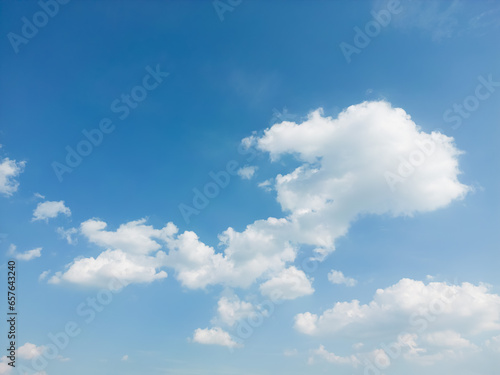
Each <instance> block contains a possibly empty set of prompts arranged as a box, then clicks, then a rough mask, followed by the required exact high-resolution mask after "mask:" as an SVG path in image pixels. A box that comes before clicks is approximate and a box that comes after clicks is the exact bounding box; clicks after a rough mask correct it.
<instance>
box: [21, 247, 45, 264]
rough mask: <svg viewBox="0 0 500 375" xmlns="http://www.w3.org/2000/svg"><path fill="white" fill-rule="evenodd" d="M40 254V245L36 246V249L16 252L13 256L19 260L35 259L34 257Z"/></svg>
mask: <svg viewBox="0 0 500 375" xmlns="http://www.w3.org/2000/svg"><path fill="white" fill-rule="evenodd" d="M41 256H42V248H41V247H37V248H36V249H33V250H28V251H25V252H24V253H20V254H16V255H15V257H16V259H19V260H26V261H28V260H31V259H35V258H40V257H41Z"/></svg>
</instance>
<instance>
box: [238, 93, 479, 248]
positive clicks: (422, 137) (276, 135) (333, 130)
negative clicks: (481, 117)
mask: <svg viewBox="0 0 500 375" xmlns="http://www.w3.org/2000/svg"><path fill="white" fill-rule="evenodd" d="M244 143H245V144H251V145H254V146H255V147H256V148H258V149H260V150H262V151H264V152H268V153H269V154H270V157H271V160H272V161H276V160H278V159H279V158H280V157H282V156H284V155H292V156H293V157H294V158H295V159H297V161H299V162H301V163H302V164H301V165H300V166H299V167H297V168H296V169H295V170H293V171H292V172H289V173H288V174H284V175H281V174H278V175H277V177H276V179H275V186H274V187H275V190H276V191H277V200H278V202H279V203H280V205H281V207H282V210H283V211H284V212H287V213H289V215H288V216H287V218H286V219H285V220H286V221H287V223H288V226H289V233H288V236H287V238H288V239H289V240H290V241H291V242H296V243H301V244H308V245H312V246H316V247H317V248H318V252H319V254H320V255H324V254H326V253H328V252H330V251H333V249H334V242H335V240H336V239H337V238H338V237H340V236H343V235H345V234H346V233H347V231H348V229H349V226H350V224H351V222H353V221H354V220H356V219H357V218H359V217H360V216H362V215H367V214H376V215H383V214H389V215H391V216H395V217H396V216H411V215H414V214H415V213H419V212H429V211H434V210H436V209H439V208H442V207H445V206H447V205H448V204H449V203H451V202H452V201H453V200H457V199H462V198H463V197H464V196H465V195H466V193H467V192H468V191H469V190H470V188H469V187H468V186H466V185H464V184H462V183H460V182H459V181H458V175H459V174H460V170H459V168H458V157H459V155H460V154H461V151H459V150H458V149H457V148H456V147H455V145H454V141H453V138H451V137H447V136H445V135H443V134H441V133H438V132H432V133H430V134H429V133H425V132H423V131H421V129H420V128H419V127H418V126H417V125H416V124H415V123H414V122H413V121H412V120H411V118H410V116H409V115H408V114H407V113H406V112H405V111H404V110H402V109H401V108H392V107H391V105H390V104H389V103H387V102H364V103H361V104H358V105H354V106H351V107H349V108H347V109H346V110H344V111H343V112H342V113H341V114H339V116H338V118H336V119H333V118H331V117H325V116H323V112H322V110H321V109H319V110H317V111H314V112H312V113H311V114H309V116H308V119H307V120H305V121H304V122H302V123H300V124H297V123H294V122H283V123H280V124H275V125H273V126H272V127H271V128H269V129H267V130H265V132H264V134H263V135H262V136H261V137H257V136H251V137H249V138H246V139H245V142H244ZM417 156H418V157H417ZM419 158H420V159H419ZM405 160H411V161H412V162H414V163H415V164H419V166H418V167H413V166H412V165H410V167H411V168H410V169H409V171H404V170H403V169H404V168H402V167H401V165H400V164H405V163H403V162H402V161H405ZM415 160H417V161H415ZM408 163H409V162H408ZM405 166H406V167H407V165H406V164H405ZM399 172H402V173H403V175H404V177H401V176H399ZM393 175H394V176H396V177H397V178H396V182H393V181H392V180H390V182H392V184H390V183H388V182H387V180H386V178H388V177H387V176H391V177H392V178H394V176H393Z"/></svg>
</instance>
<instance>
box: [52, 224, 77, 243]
mask: <svg viewBox="0 0 500 375" xmlns="http://www.w3.org/2000/svg"><path fill="white" fill-rule="evenodd" d="M56 231H57V233H58V234H59V236H61V238H64V239H65V240H66V241H68V244H70V245H75V244H76V243H77V242H78V240H77V239H76V238H75V237H73V236H74V235H76V234H77V233H78V229H76V228H69V229H64V228H62V227H58V228H57V229H56Z"/></svg>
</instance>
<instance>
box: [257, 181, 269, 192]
mask: <svg viewBox="0 0 500 375" xmlns="http://www.w3.org/2000/svg"><path fill="white" fill-rule="evenodd" d="M257 186H258V187H260V188H262V189H264V190H265V191H267V192H269V191H272V190H273V189H272V181H271V179H269V180H265V181H262V182H259V183H258V184H257Z"/></svg>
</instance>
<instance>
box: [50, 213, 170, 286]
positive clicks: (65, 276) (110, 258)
mask: <svg viewBox="0 0 500 375" xmlns="http://www.w3.org/2000/svg"><path fill="white" fill-rule="evenodd" d="M144 223H145V219H141V220H136V221H131V222H129V223H126V224H122V225H120V227H119V228H118V229H117V230H116V231H114V232H113V231H107V230H105V228H106V227H107V224H106V223H105V222H103V221H100V220H97V219H91V220H87V221H85V222H83V223H82V224H81V225H80V232H81V233H82V234H83V235H84V236H85V237H86V238H87V239H88V240H89V241H90V242H92V243H95V244H97V245H99V246H101V247H104V248H107V250H105V251H103V252H102V253H101V254H99V255H98V256H97V257H96V258H94V257H89V258H76V259H75V260H74V261H73V262H72V263H70V264H68V265H67V266H66V268H67V269H66V271H65V272H57V273H56V274H55V275H54V276H53V277H52V278H50V279H49V283H52V284H58V283H60V282H70V283H75V284H82V285H87V286H93V287H107V286H108V285H110V283H112V282H113V281H115V280H118V281H120V282H121V285H122V286H126V285H128V284H131V283H150V282H152V281H155V280H159V279H163V278H166V277H167V273H166V272H165V271H162V270H159V269H160V268H161V267H163V266H164V265H165V253H164V252H163V251H157V250H159V249H160V248H161V247H162V246H161V245H160V244H159V243H158V242H157V241H156V240H157V239H160V238H165V237H166V236H167V235H168V233H169V232H171V231H172V225H170V224H169V225H167V226H165V228H162V229H160V230H158V229H154V228H153V227H152V226H148V225H144Z"/></svg>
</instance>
